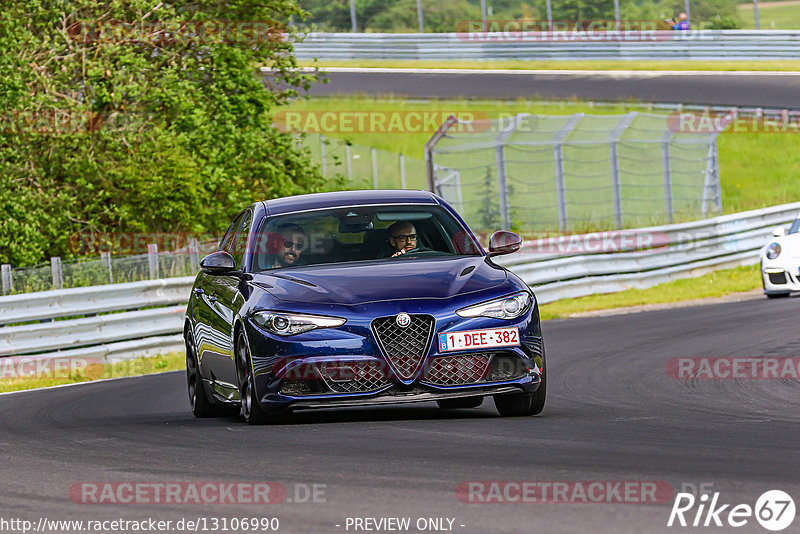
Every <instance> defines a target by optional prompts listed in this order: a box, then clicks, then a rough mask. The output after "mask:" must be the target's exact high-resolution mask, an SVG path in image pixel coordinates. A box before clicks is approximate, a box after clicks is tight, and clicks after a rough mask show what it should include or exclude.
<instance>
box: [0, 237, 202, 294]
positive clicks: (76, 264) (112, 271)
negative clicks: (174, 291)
mask: <svg viewBox="0 0 800 534" xmlns="http://www.w3.org/2000/svg"><path fill="white" fill-rule="evenodd" d="M215 248H216V243H204V244H199V243H197V242H196V241H193V242H192V243H190V244H189V245H188V246H186V247H183V248H180V249H177V250H173V251H165V252H159V251H158V248H157V247H156V246H154V245H152V244H151V245H148V253H147V254H135V255H130V256H113V255H112V254H110V253H107V252H106V253H102V254H101V256H100V257H96V256H95V257H84V258H79V259H75V260H68V261H62V260H61V258H59V257H53V258H51V259H50V263H42V264H39V265H34V266H31V267H17V268H12V267H11V266H10V265H2V294H4V295H8V294H13V293H31V292H34V291H49V290H51V289H64V288H70V287H86V286H96V285H104V284H119V283H123V282H138V281H141V280H153V279H156V278H171V277H176V276H192V275H195V274H197V272H198V271H199V270H200V256H201V255H202V254H208V253H209V252H210V251H212V250H214V249H215Z"/></svg>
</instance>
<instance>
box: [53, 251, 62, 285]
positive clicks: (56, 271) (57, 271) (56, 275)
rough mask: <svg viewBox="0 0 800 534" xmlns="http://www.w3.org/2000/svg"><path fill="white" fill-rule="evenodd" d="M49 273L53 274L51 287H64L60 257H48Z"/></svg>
mask: <svg viewBox="0 0 800 534" xmlns="http://www.w3.org/2000/svg"><path fill="white" fill-rule="evenodd" d="M50 273H51V274H52V275H53V289H62V288H63V287H64V275H63V273H62V272H61V258H60V257H58V256H53V257H51V258H50Z"/></svg>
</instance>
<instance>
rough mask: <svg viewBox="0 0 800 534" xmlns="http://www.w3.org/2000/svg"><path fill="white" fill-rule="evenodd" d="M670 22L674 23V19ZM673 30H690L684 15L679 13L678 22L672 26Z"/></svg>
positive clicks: (687, 19)
mask: <svg viewBox="0 0 800 534" xmlns="http://www.w3.org/2000/svg"><path fill="white" fill-rule="evenodd" d="M672 22H675V19H672ZM672 29H673V30H678V31H682V30H691V29H692V27H691V25H690V24H689V18H688V17H687V16H686V13H681V14H680V15H678V21H677V22H675V24H674V25H673V26H672Z"/></svg>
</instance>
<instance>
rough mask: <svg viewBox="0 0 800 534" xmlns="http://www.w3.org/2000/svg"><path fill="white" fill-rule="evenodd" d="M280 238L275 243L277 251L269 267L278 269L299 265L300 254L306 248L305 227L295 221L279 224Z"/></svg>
mask: <svg viewBox="0 0 800 534" xmlns="http://www.w3.org/2000/svg"><path fill="white" fill-rule="evenodd" d="M277 230H278V231H277V234H278V236H279V237H278V239H277V243H276V244H275V252H274V254H273V257H272V261H271V262H270V265H268V266H267V267H266V268H267V269H278V268H280V267H291V266H293V265H298V262H299V261H300V256H302V255H303V251H304V250H305V248H306V243H307V240H306V233H305V231H304V230H303V228H302V227H301V226H300V225H298V224H294V223H285V224H281V225H278V228H277Z"/></svg>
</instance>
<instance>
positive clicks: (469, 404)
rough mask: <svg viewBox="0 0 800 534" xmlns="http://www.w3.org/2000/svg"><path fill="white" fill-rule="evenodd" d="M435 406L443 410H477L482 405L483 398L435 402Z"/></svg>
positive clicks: (463, 398)
mask: <svg viewBox="0 0 800 534" xmlns="http://www.w3.org/2000/svg"><path fill="white" fill-rule="evenodd" d="M436 404H438V405H439V408H442V409H443V410H460V409H463V408H477V407H478V406H480V405H481V404H483V397H462V398H460V399H442V400H437V401H436Z"/></svg>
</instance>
